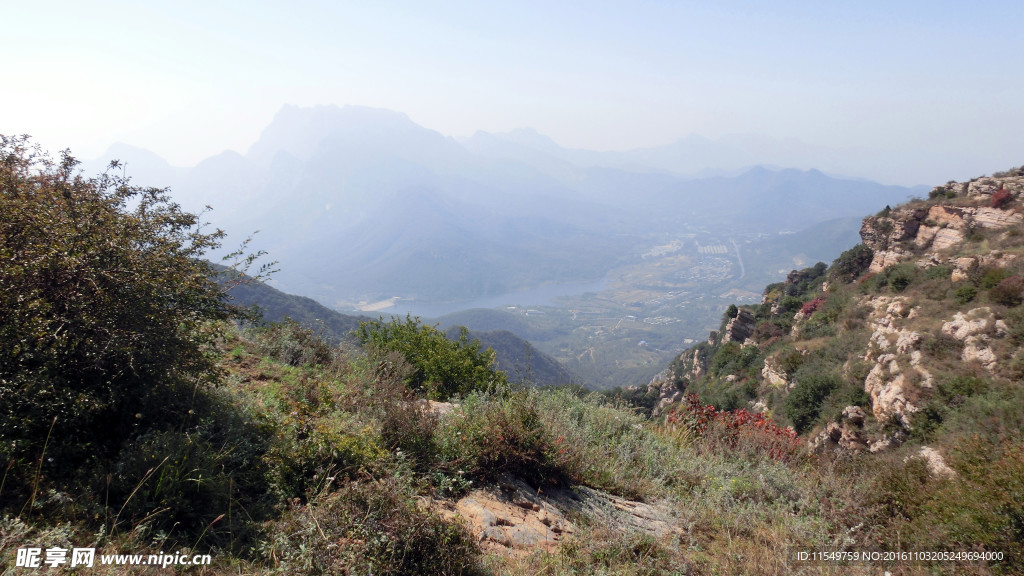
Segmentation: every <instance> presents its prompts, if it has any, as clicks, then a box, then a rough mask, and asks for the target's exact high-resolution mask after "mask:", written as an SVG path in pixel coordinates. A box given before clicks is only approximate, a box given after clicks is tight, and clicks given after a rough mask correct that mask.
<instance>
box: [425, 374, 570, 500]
mask: <svg viewBox="0 0 1024 576" xmlns="http://www.w3.org/2000/svg"><path fill="white" fill-rule="evenodd" d="M435 438H436V439H435V442H436V443H437V451H438V458H439V460H440V463H441V464H440V465H441V467H442V468H443V469H444V470H446V471H448V472H449V473H451V474H454V475H461V476H466V477H469V478H474V479H480V480H485V481H493V480H497V479H498V478H499V477H500V476H502V475H503V474H512V475H515V476H518V477H520V478H523V479H524V480H526V481H527V482H530V483H532V484H533V485H535V486H540V485H542V484H546V483H552V482H554V483H561V482H563V480H564V478H563V476H564V474H563V472H562V471H561V470H559V469H558V468H557V467H556V466H555V465H554V464H553V463H552V461H551V460H550V459H549V458H548V443H547V437H546V435H545V432H544V428H543V426H542V425H541V421H540V414H539V412H538V410H537V405H536V399H535V397H534V396H533V394H532V393H531V392H530V391H529V390H525V389H523V390H518V391H514V392H510V393H508V394H506V395H505V396H504V397H499V396H492V395H489V394H479V393H474V394H471V395H470V396H468V397H467V398H466V400H465V402H464V404H463V406H462V408H461V409H460V410H458V411H457V412H455V413H454V414H453V415H452V416H450V417H448V418H445V419H444V420H442V421H441V424H440V426H439V427H438V429H437V433H436V435H435Z"/></svg>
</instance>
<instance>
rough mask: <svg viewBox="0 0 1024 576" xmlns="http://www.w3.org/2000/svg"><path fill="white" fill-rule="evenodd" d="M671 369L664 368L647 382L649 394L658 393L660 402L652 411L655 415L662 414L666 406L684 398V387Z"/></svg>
mask: <svg viewBox="0 0 1024 576" xmlns="http://www.w3.org/2000/svg"><path fill="white" fill-rule="evenodd" d="M677 382H678V380H677V379H676V378H675V376H674V375H673V374H672V372H671V371H670V370H662V371H661V372H659V373H657V374H656V375H655V376H654V378H651V381H650V382H649V383H648V384H647V394H650V395H657V397H658V403H657V405H656V406H655V407H654V410H653V411H652V415H653V416H658V415H660V414H661V413H662V412H663V411H664V410H665V408H666V407H668V406H669V405H671V404H674V403H676V402H679V401H680V400H682V399H683V394H684V389H683V387H681V386H680V385H679V384H677Z"/></svg>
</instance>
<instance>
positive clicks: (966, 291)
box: [953, 284, 978, 306]
mask: <svg viewBox="0 0 1024 576" xmlns="http://www.w3.org/2000/svg"><path fill="white" fill-rule="evenodd" d="M977 295H978V289H977V288H975V287H974V286H972V285H970V284H964V285H963V286H961V287H959V288H957V289H956V292H954V293H953V298H954V299H955V300H956V303H957V304H959V305H961V306H963V305H964V304H967V303H968V302H970V301H971V300H974V297H975V296H977Z"/></svg>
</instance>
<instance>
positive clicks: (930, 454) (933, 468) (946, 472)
mask: <svg viewBox="0 0 1024 576" xmlns="http://www.w3.org/2000/svg"><path fill="white" fill-rule="evenodd" d="M917 457H918V458H921V459H923V460H924V461H925V463H926V464H927V465H928V471H929V472H931V473H932V475H934V476H945V477H947V478H949V477H953V476H956V471H955V470H953V469H952V468H950V467H949V465H948V464H946V460H945V459H943V458H942V454H940V453H939V451H938V450H936V449H935V448H932V447H930V446H921V451H920V452H918V453H917Z"/></svg>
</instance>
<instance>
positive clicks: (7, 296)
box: [0, 136, 243, 505]
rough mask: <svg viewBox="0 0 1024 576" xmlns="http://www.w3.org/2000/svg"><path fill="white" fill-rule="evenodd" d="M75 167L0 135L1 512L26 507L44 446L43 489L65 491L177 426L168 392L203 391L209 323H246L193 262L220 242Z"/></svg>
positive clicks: (189, 221) (122, 183)
mask: <svg viewBox="0 0 1024 576" xmlns="http://www.w3.org/2000/svg"><path fill="white" fill-rule="evenodd" d="M77 165H78V162H77V161H76V160H75V159H74V158H73V157H72V156H71V155H70V154H69V153H68V152H66V151H65V152H64V153H62V154H61V157H60V160H59V161H58V162H54V161H52V160H51V159H50V158H49V157H47V156H46V155H44V154H42V153H41V152H40V151H39V149H38V148H33V147H32V146H31V145H30V143H29V141H28V140H27V139H26V138H24V137H18V138H8V137H6V136H0V215H2V216H0V262H3V265H0V342H3V343H4V353H3V354H0V398H3V402H2V403H0V437H2V438H3V439H4V442H2V443H0V461H3V462H14V464H13V465H12V469H11V472H12V473H11V474H10V475H9V477H8V478H7V482H6V486H5V488H4V493H3V494H0V499H7V498H12V499H13V498H18V499H20V498H23V497H24V496H25V494H26V492H27V490H28V487H27V485H26V483H25V482H26V481H27V480H26V479H27V477H28V476H31V475H32V474H33V472H32V470H33V469H34V468H35V466H34V463H35V462H36V461H37V459H40V458H41V457H42V455H43V447H44V445H46V452H47V455H48V456H53V455H55V454H59V455H60V460H59V462H60V464H59V465H54V466H53V467H52V468H48V469H47V467H45V466H44V467H43V468H44V469H45V475H46V477H47V478H48V479H49V480H50V481H57V482H65V481H71V480H72V479H76V478H77V479H80V478H81V476H82V473H83V471H84V470H88V469H89V468H90V466H88V465H86V463H87V461H89V460H92V459H97V460H99V461H110V460H113V459H115V458H116V455H117V453H118V452H119V451H120V450H121V448H122V447H123V445H124V444H125V443H126V442H127V441H130V440H131V439H132V438H136V437H139V436H141V435H144V434H145V433H147V432H148V431H162V430H166V429H169V428H173V427H175V426H177V425H179V424H180V423H181V422H182V421H183V420H184V419H185V418H186V416H187V410H188V408H189V402H188V401H184V402H182V401H179V400H178V399H177V398H172V402H171V403H166V402H165V400H166V399H167V398H168V393H167V391H168V390H171V389H176V387H177V386H178V385H179V384H182V383H185V384H183V385H184V386H187V387H188V388H189V389H191V390H195V389H196V387H197V386H199V387H202V386H203V385H204V384H205V383H207V382H210V381H212V380H213V379H214V373H215V369H214V368H215V358H214V357H213V356H212V354H211V350H212V346H211V345H212V343H213V342H214V341H215V339H216V337H217V335H218V332H219V331H220V329H221V328H220V326H223V325H222V324H218V323H217V321H223V320H228V319H232V318H240V317H242V315H243V314H242V312H241V311H240V310H238V309H236V308H234V307H232V306H231V305H230V304H228V302H227V300H226V298H225V295H224V293H223V291H222V288H221V286H220V285H218V284H217V282H216V281H215V279H214V274H213V271H212V270H211V267H210V265H209V264H208V263H207V262H205V261H204V260H202V257H203V255H204V254H205V253H206V252H207V251H208V250H210V249H212V248H215V247H217V246H218V243H219V241H220V239H221V238H222V236H223V234H222V233H221V232H219V231H218V232H214V233H211V234H204V233H202V232H201V227H200V226H199V224H200V222H199V220H198V218H197V216H195V215H193V214H189V213H187V212H183V211H182V210H181V209H180V208H179V206H178V205H177V204H174V203H172V202H171V201H170V200H169V199H168V197H167V195H166V194H165V191H163V190H159V189H154V188H145V189H144V188H139V187H135V186H131V185H130V182H129V180H128V179H127V178H126V177H123V176H115V175H112V174H113V172H112V171H111V172H108V173H106V174H103V175H101V176H99V177H96V178H92V179H86V178H85V177H83V176H82V175H81V174H79V173H77V172H76V170H77ZM190 397H191V395H186V396H185V398H190ZM156 433H157V432H154V434H156ZM173 444H175V443H174V442H170V443H169V445H173ZM49 461H50V460H47V462H49ZM2 504H3V503H2V502H0V505H2Z"/></svg>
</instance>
